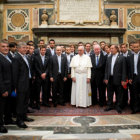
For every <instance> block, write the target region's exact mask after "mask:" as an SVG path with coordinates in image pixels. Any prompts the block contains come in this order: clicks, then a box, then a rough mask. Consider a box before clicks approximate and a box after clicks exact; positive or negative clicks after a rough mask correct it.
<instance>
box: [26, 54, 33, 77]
mask: <svg viewBox="0 0 140 140" xmlns="http://www.w3.org/2000/svg"><path fill="white" fill-rule="evenodd" d="M34 57H35V54H34V53H33V54H32V55H29V54H28V55H27V59H28V61H29V63H30V70H31V76H32V77H34V76H35V64H34Z"/></svg>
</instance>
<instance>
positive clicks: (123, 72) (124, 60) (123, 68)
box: [122, 57, 127, 81]
mask: <svg viewBox="0 0 140 140" xmlns="http://www.w3.org/2000/svg"><path fill="white" fill-rule="evenodd" d="M122 59H123V60H122V81H126V76H127V74H126V59H125V57H123V58H122Z"/></svg>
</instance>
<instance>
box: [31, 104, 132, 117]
mask: <svg viewBox="0 0 140 140" xmlns="http://www.w3.org/2000/svg"><path fill="white" fill-rule="evenodd" d="M104 109H105V107H100V106H98V105H96V106H90V107H88V108H81V107H77V108H76V107H75V106H71V105H70V104H66V106H60V105H58V106H57V107H44V106H41V108H40V110H34V111H35V112H34V113H32V114H31V113H30V115H34V116H98V115H120V114H118V112H117V111H116V110H110V111H108V112H105V111H104ZM128 114H131V110H130V108H129V107H126V108H125V109H124V110H123V111H122V114H121V115H128Z"/></svg>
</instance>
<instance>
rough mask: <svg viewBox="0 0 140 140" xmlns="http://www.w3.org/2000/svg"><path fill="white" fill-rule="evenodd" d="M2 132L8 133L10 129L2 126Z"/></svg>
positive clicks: (0, 131)
mask: <svg viewBox="0 0 140 140" xmlns="http://www.w3.org/2000/svg"><path fill="white" fill-rule="evenodd" d="M0 133H8V130H7V129H6V128H5V127H4V126H0Z"/></svg>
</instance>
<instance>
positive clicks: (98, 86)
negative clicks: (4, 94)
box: [91, 79, 106, 105]
mask: <svg viewBox="0 0 140 140" xmlns="http://www.w3.org/2000/svg"><path fill="white" fill-rule="evenodd" d="M97 90H98V91H99V104H100V105H104V103H105V100H106V98H105V89H104V84H103V81H100V82H98V83H97V82H96V80H95V79H91V91H92V104H93V105H95V104H97V103H98V99H97V98H98V97H97Z"/></svg>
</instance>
